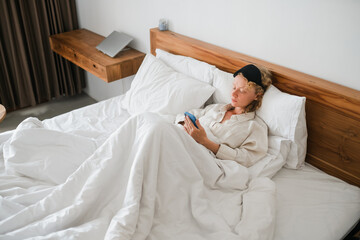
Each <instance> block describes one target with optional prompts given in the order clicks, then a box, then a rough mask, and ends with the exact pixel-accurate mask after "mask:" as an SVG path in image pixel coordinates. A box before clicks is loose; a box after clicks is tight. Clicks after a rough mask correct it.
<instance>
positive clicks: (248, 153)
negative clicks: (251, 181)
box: [216, 126, 268, 167]
mask: <svg viewBox="0 0 360 240" xmlns="http://www.w3.org/2000/svg"><path fill="white" fill-rule="evenodd" d="M234 138H235V137H234ZM267 149H268V137H267V129H264V128H263V127H261V126H256V127H254V128H252V131H251V132H250V134H249V136H248V137H247V138H246V139H245V141H244V142H243V143H242V144H241V145H240V146H239V147H237V148H232V147H230V146H228V145H227V144H224V143H223V144H220V148H219V150H218V152H217V153H216V157H217V158H219V159H222V160H234V161H236V162H238V163H240V164H241V165H243V166H245V167H251V166H252V165H254V164H255V163H256V162H258V161H259V160H260V159H261V158H262V157H264V156H265V155H266V152H267Z"/></svg>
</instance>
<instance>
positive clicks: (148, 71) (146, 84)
mask: <svg viewBox="0 0 360 240" xmlns="http://www.w3.org/2000/svg"><path fill="white" fill-rule="evenodd" d="M214 91H215V89H214V87H212V86H211V85H210V84H206V83H204V82H201V81H199V80H196V79H193V78H191V77H189V76H186V75H185V74H182V73H178V72H176V71H175V70H173V69H172V68H170V67H168V66H167V65H166V64H165V63H163V62H162V61H161V60H160V59H157V58H155V57H154V56H153V55H151V54H147V55H146V57H145V59H144V61H143V63H142V64H141V66H140V68H139V70H138V72H137V74H136V76H135V78H134V80H133V81H132V83H131V87H130V90H129V91H127V92H126V95H125V98H124V102H123V103H124V107H125V108H126V109H127V110H128V111H129V113H130V114H138V113H142V112H157V113H160V114H166V115H167V114H170V115H175V114H179V113H184V112H185V111H188V110H189V109H194V108H200V107H201V106H202V105H203V104H204V103H205V102H206V100H208V99H209V98H210V96H211V95H212V93H213V92H214Z"/></svg>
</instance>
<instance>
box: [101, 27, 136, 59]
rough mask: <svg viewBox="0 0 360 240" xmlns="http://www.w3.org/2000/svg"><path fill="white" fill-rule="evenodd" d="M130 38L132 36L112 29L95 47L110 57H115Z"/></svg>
mask: <svg viewBox="0 0 360 240" xmlns="http://www.w3.org/2000/svg"><path fill="white" fill-rule="evenodd" d="M132 40H133V38H132V37H130V36H129V35H127V34H125V33H122V32H117V31H113V32H112V33H111V34H110V35H109V36H108V37H107V38H105V39H104V40H103V41H102V42H101V43H100V44H99V45H97V46H96V48H97V49H98V50H99V51H101V52H103V53H105V54H106V55H108V56H110V57H115V56H116V54H118V53H119V52H120V51H121V50H122V49H124V48H125V47H126V45H128V44H129V43H130V42H131V41H132Z"/></svg>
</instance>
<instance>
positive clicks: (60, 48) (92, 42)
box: [49, 29, 145, 83]
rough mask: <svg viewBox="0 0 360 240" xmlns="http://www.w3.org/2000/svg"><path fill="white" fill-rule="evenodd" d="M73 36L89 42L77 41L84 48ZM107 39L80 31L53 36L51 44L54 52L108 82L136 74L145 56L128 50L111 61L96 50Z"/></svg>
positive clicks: (50, 38) (85, 30)
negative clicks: (72, 34) (75, 35)
mask: <svg viewBox="0 0 360 240" xmlns="http://www.w3.org/2000/svg"><path fill="white" fill-rule="evenodd" d="M70 33H74V34H78V36H79V35H81V37H84V38H87V39H86V40H87V41H84V42H77V44H79V45H80V46H79V47H77V46H75V45H76V44H74V42H73V40H74V38H71V37H70V36H69V34H70ZM104 38H105V37H103V36H101V35H99V34H97V33H94V32H92V31H90V30H87V29H77V30H73V31H70V32H64V33H60V34H55V35H51V36H49V41H50V46H51V49H52V50H53V51H54V52H56V53H57V54H59V55H60V56H62V57H64V58H65V59H67V60H69V61H70V62H72V63H74V64H75V65H78V66H79V67H81V68H83V69H85V70H86V71H88V72H90V73H92V74H94V75H95V76H97V77H99V78H100V79H102V80H104V81H105V82H107V83H109V82H113V81H115V80H118V79H121V78H125V77H128V76H131V75H134V74H135V73H136V72H137V70H138V69H139V67H140V65H141V63H142V60H143V59H144V57H145V53H142V52H140V51H138V50H136V49H133V48H131V47H127V48H128V50H124V51H122V52H120V53H119V54H118V55H117V56H116V57H115V58H111V57H109V56H106V55H105V54H103V53H101V52H99V51H98V50H97V49H96V46H97V45H98V44H99V43H100V42H101V41H102V40H103V39H104ZM82 40H83V39H82ZM84 47H85V48H86V47H87V49H88V51H87V50H86V51H85V50H84V49H83V48H84Z"/></svg>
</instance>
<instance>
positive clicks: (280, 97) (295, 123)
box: [256, 85, 307, 169]
mask: <svg viewBox="0 0 360 240" xmlns="http://www.w3.org/2000/svg"><path fill="white" fill-rule="evenodd" d="M305 100H306V98H305V97H299V96H295V95H290V94H287V93H284V92H281V91H280V90H279V89H277V88H276V87H275V86H273V85H270V86H269V88H268V89H267V91H266V92H265V95H264V98H263V102H262V106H261V107H260V108H259V109H258V110H257V111H256V114H257V115H258V116H259V117H260V118H261V119H262V120H264V122H265V123H266V124H267V126H268V127H269V135H275V136H281V137H284V138H286V139H289V140H291V141H292V142H291V149H290V153H289V156H288V158H287V161H286V165H285V167H288V168H292V169H298V168H300V167H301V166H302V165H303V163H304V161H305V156H306V142H307V129H306V118H305Z"/></svg>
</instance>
